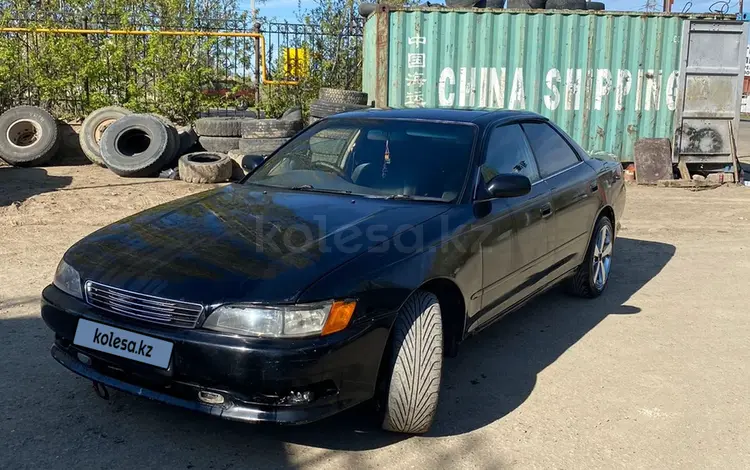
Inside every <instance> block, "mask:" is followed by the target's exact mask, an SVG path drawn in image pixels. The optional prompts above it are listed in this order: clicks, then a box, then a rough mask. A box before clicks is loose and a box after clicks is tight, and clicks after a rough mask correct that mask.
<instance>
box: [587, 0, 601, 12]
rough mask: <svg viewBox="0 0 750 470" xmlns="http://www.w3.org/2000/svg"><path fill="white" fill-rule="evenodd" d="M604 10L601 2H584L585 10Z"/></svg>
mask: <svg viewBox="0 0 750 470" xmlns="http://www.w3.org/2000/svg"><path fill="white" fill-rule="evenodd" d="M604 8H605V5H604V3H603V2H586V9H587V10H595V11H602V10H604Z"/></svg>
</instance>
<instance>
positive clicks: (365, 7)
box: [359, 3, 378, 18]
mask: <svg viewBox="0 0 750 470" xmlns="http://www.w3.org/2000/svg"><path fill="white" fill-rule="evenodd" d="M377 8H378V5H377V4H375V3H360V4H359V16H364V17H365V18H367V17H368V16H370V15H372V14H373V13H375V10H377Z"/></svg>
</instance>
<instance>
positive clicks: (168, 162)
mask: <svg viewBox="0 0 750 470" xmlns="http://www.w3.org/2000/svg"><path fill="white" fill-rule="evenodd" d="M151 115H152V116H153V117H155V118H156V119H158V120H159V121H161V123H162V124H164V128H165V129H167V148H166V149H165V150H164V155H163V156H162V161H163V162H164V168H167V167H169V168H172V167H173V166H174V162H175V160H176V159H177V156H178V153H179V151H180V134H179V133H178V132H177V127H176V126H175V125H174V123H173V122H172V121H170V120H169V119H167V118H165V117H164V116H162V115H160V114H151Z"/></svg>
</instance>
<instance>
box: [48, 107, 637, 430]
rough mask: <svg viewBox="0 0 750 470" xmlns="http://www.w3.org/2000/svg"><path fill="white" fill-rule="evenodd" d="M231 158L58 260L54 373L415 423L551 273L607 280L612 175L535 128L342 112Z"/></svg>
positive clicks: (213, 408) (206, 406)
mask: <svg viewBox="0 0 750 470" xmlns="http://www.w3.org/2000/svg"><path fill="white" fill-rule="evenodd" d="M247 162H248V163H247V165H246V166H248V167H249V169H251V170H252V171H251V172H250V174H249V176H247V177H246V178H245V180H244V181H243V182H242V183H241V184H233V185H229V186H226V187H222V188H220V189H215V190H211V191H208V192H204V193H201V194H197V195H193V196H190V197H187V198H184V199H180V200H177V201H174V202H171V203H168V204H164V205H162V206H159V207H155V208H153V209H150V210H147V211H145V212H142V213H139V214H136V215H134V216H131V217H128V218H126V219H124V220H122V221H120V222H117V223H115V224H113V225H110V226H108V227H105V228H103V229H101V230H99V231H97V232H95V233H93V234H92V235H89V236H88V237H86V238H85V239H83V240H81V241H80V242H79V243H77V244H75V245H74V246H73V247H72V248H70V250H68V252H67V253H66V254H65V255H64V257H63V259H62V261H61V262H60V264H59V266H58V269H57V272H56V274H55V279H54V282H53V284H52V285H50V286H49V287H47V288H46V289H45V290H44V292H43V294H42V316H43V318H44V320H45V321H46V323H47V325H48V326H49V327H50V328H51V329H52V330H53V331H54V332H55V341H54V344H53V346H52V356H53V357H54V358H55V359H56V360H57V361H58V362H60V363H61V364H62V365H64V366H65V367H67V368H68V369H70V370H72V371H73V372H75V373H77V374H79V375H82V376H84V377H87V378H88V379H90V380H92V381H93V382H94V383H95V384H97V386H98V387H99V390H100V391H105V390H106V388H105V387H102V385H104V386H108V387H112V388H115V389H119V390H123V391H125V392H130V393H133V394H137V395H141V396H145V397H148V398H151V399H154V400H158V401H162V402H165V403H170V404H173V405H178V406H182V407H185V408H189V409H193V410H198V411H202V412H205V413H210V414H212V415H216V416H220V417H223V418H227V419H233V420H240V421H269V422H276V423H304V422H310V421H314V420H317V419H320V418H323V417H325V416H329V415H331V414H334V413H337V412H339V411H341V410H344V409H346V408H349V407H352V406H354V405H356V404H358V403H362V402H365V401H367V400H370V399H372V398H375V400H374V401H373V403H375V404H377V405H378V407H377V408H378V409H379V411H380V416H381V419H382V423H383V427H384V428H385V429H388V430H392V431H398V432H406V433H422V432H425V431H427V429H428V428H429V427H430V425H431V423H432V421H433V418H434V416H435V411H436V408H437V404H438V393H439V389H440V376H441V371H442V365H443V357H444V356H450V355H453V354H455V353H456V351H457V348H458V345H459V344H460V343H461V341H463V340H464V339H466V338H467V337H468V336H469V335H471V334H473V333H476V332H478V331H479V330H481V329H482V328H483V327H485V326H487V325H488V324H490V323H491V322H492V321H493V320H497V319H498V318H500V317H502V316H503V315H504V314H506V313H507V312H509V311H511V310H513V309H515V308H517V307H518V306H520V305H522V304H523V303H525V302H526V301H528V300H529V299H530V298H531V297H533V296H534V295H536V294H538V293H540V292H542V291H544V290H545V289H547V288H548V287H550V286H552V285H554V284H556V283H559V282H565V283H566V285H567V286H568V288H569V290H570V292H572V293H574V294H577V295H579V296H584V297H596V296H598V295H600V294H601V293H602V292H603V291H604V290H605V288H606V287H607V283H608V281H609V275H610V269H611V266H612V259H613V258H612V254H613V248H614V242H615V229H616V222H617V221H618V220H619V218H620V215H621V214H622V211H623V206H624V204H625V187H624V185H623V181H622V174H621V171H622V168H621V166H620V164H619V163H614V162H605V161H599V160H595V159H592V158H590V157H589V156H588V155H587V154H586V152H585V151H584V150H583V149H581V147H579V146H578V145H577V144H576V143H575V142H574V141H573V140H571V139H570V137H568V136H567V135H566V134H565V133H564V132H563V131H561V130H560V129H559V128H558V127H557V126H555V125H554V124H553V123H551V122H549V121H548V120H547V119H546V118H544V117H542V116H539V115H536V114H531V113H526V112H513V111H497V112H485V111H452V110H382V111H378V110H371V111H363V112H356V113H347V114H341V115H338V116H334V117H330V118H328V119H325V120H323V121H321V122H318V123H316V124H315V125H313V126H312V127H309V128H307V129H306V130H304V131H303V132H301V133H300V134H299V135H298V136H297V137H295V138H294V139H292V140H291V141H290V142H288V143H287V144H286V145H285V146H284V147H282V148H281V149H279V150H278V151H277V152H276V153H275V154H273V155H272V156H271V157H269V158H267V159H266V160H265V161H262V160H254V159H251V158H248V159H247ZM100 393H101V392H100Z"/></svg>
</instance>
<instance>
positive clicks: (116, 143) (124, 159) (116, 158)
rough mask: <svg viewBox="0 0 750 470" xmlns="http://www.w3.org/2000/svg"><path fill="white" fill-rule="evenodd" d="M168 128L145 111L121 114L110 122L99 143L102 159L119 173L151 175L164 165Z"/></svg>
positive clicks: (167, 143)
mask: <svg viewBox="0 0 750 470" xmlns="http://www.w3.org/2000/svg"><path fill="white" fill-rule="evenodd" d="M168 145H169V131H168V130H167V128H166V127H165V126H164V123H163V122H162V121H160V120H159V119H157V118H156V117H154V116H151V115H148V114H131V115H129V116H123V117H121V118H120V119H118V120H117V121H115V122H114V123H112V124H111V125H110V126H109V127H108V128H107V130H106V131H104V135H102V140H101V141H100V142H99V148H100V150H101V154H102V160H104V164H105V165H107V168H109V169H110V170H112V171H113V172H114V173H115V174H117V175H119V176H126V177H142V176H153V175H155V174H157V173H158V172H159V170H161V169H162V168H164V166H165V165H166V163H167V162H166V157H168V155H167V147H168Z"/></svg>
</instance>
